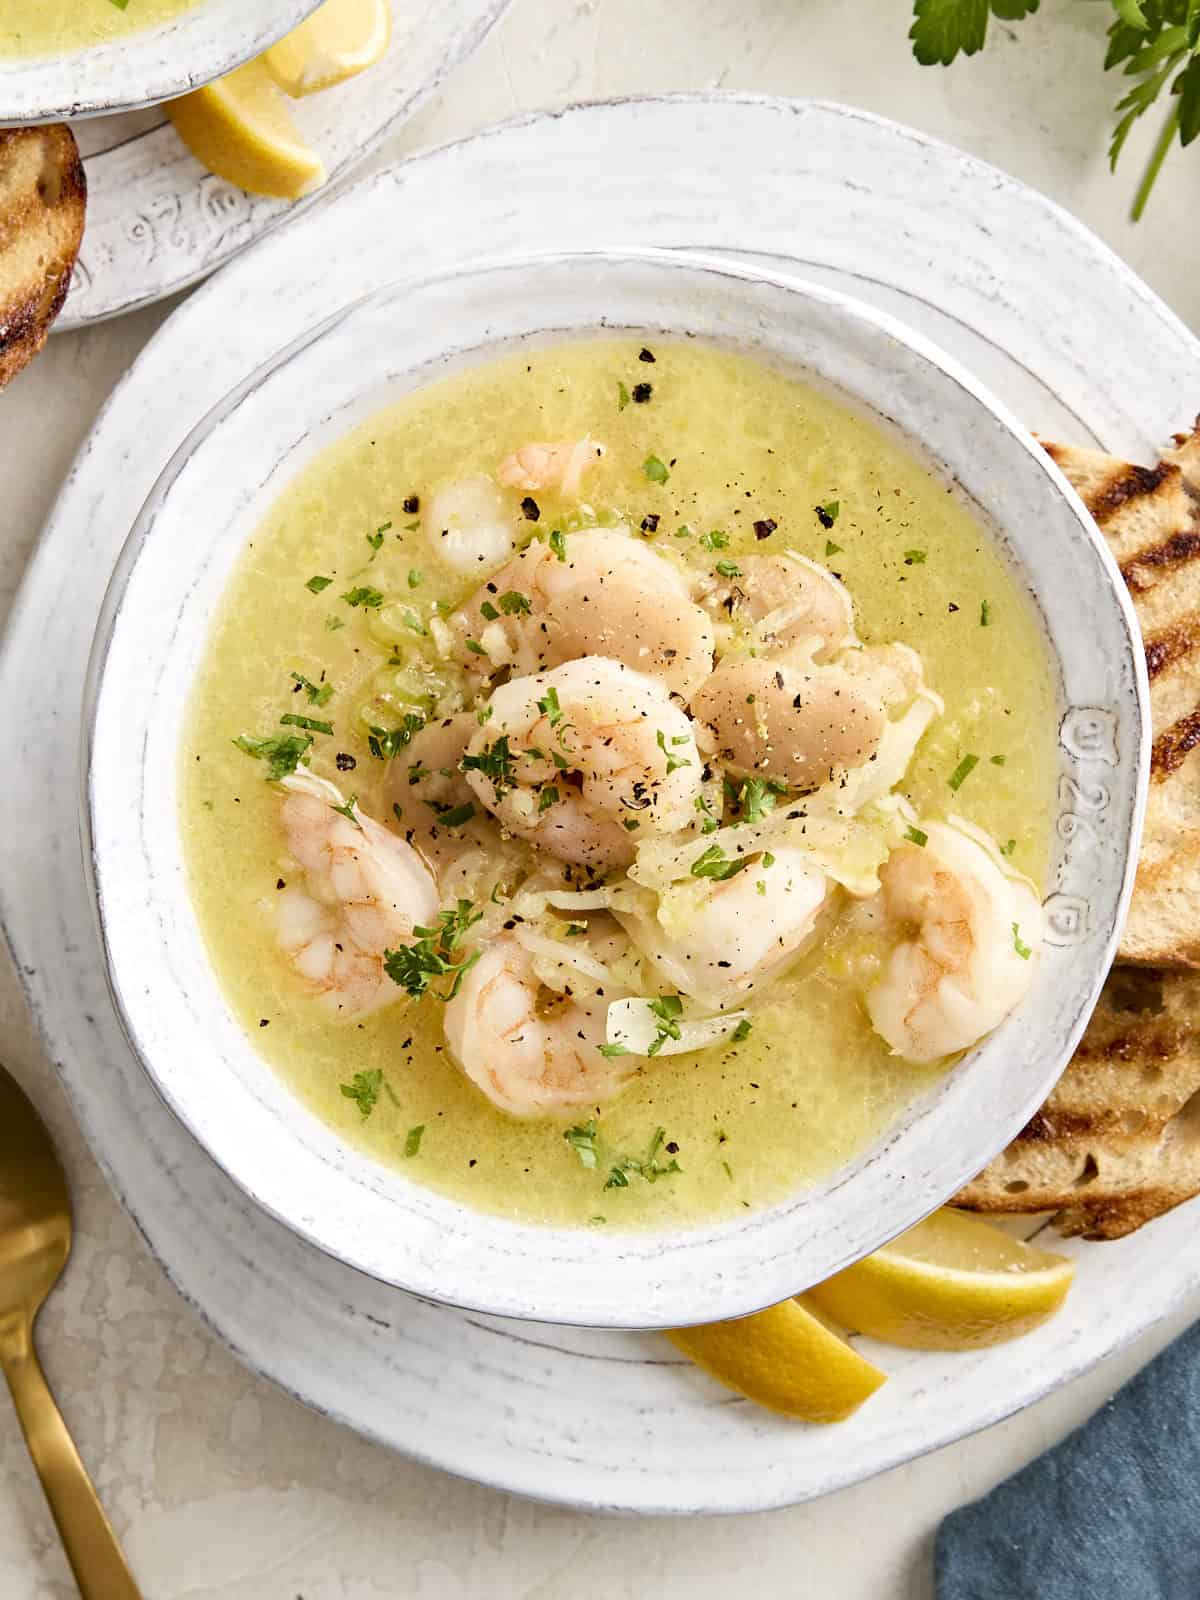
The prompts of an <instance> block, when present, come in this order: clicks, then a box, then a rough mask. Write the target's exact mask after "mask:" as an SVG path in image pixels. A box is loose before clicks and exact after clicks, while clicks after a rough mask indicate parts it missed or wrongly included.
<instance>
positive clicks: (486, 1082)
mask: <svg viewBox="0 0 1200 1600" xmlns="http://www.w3.org/2000/svg"><path fill="white" fill-rule="evenodd" d="M534 963H535V957H534V955H533V954H532V952H530V951H529V950H526V949H524V948H523V947H522V945H521V944H519V943H518V941H517V940H516V938H514V936H513V935H512V934H503V935H501V937H500V938H498V939H495V940H493V941H492V942H491V943H489V944H488V945H486V946H485V948H484V950H483V954H482V955H481V956H480V958H479V960H478V961H477V962H476V963H475V965H474V966H473V967H472V968H471V969H470V971H469V972H468V973H467V975H466V977H465V978H464V980H463V983H462V987H461V988H460V989H459V991H458V993H457V995H455V997H454V999H453V1000H451V1001H449V1002H448V1004H447V1006H446V1016H445V1026H446V1043H447V1045H448V1046H449V1048H450V1054H451V1055H452V1056H453V1057H454V1059H455V1061H456V1062H457V1063H458V1065H459V1067H460V1068H461V1069H462V1071H463V1072H465V1073H466V1075H467V1077H468V1078H470V1079H471V1081H472V1083H474V1084H476V1085H478V1087H479V1088H480V1089H482V1090H483V1092H484V1094H486V1095H487V1097H488V1099H489V1100H491V1101H492V1102H493V1104H494V1105H497V1106H499V1108H500V1110H501V1111H507V1112H508V1113H509V1114H510V1115H511V1116H515V1117H537V1116H545V1115H546V1114H547V1113H552V1112H555V1111H569V1110H572V1109H574V1108H575V1107H578V1106H586V1105H596V1104H598V1103H599V1102H600V1101H602V1100H606V1099H608V1098H610V1097H611V1096H612V1095H614V1094H615V1093H617V1091H618V1090H619V1089H620V1088H621V1087H622V1086H623V1084H624V1082H625V1080H626V1079H627V1078H628V1076H629V1074H630V1072H631V1071H632V1070H633V1069H634V1068H635V1067H636V1064H637V1063H636V1059H635V1058H632V1057H622V1056H612V1057H610V1056H606V1055H604V1054H602V1052H601V1050H600V1046H601V1045H602V1044H603V1043H604V1038H605V1018H606V1013H607V1009H608V1003H609V999H610V998H615V997H610V996H608V995H607V994H605V993H604V992H603V991H602V990H600V991H597V990H595V989H592V990H591V991H590V992H588V993H586V994H585V996H584V997H583V998H576V997H575V996H574V995H572V993H571V992H570V989H569V987H568V989H567V990H566V991H565V992H563V993H556V992H555V991H554V990H552V989H550V988H547V987H546V986H545V985H544V984H543V983H542V982H541V981H540V980H539V978H538V976H537V973H536V971H535V970H534Z"/></svg>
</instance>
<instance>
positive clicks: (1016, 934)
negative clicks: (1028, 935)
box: [1012, 922, 1033, 961]
mask: <svg viewBox="0 0 1200 1600" xmlns="http://www.w3.org/2000/svg"><path fill="white" fill-rule="evenodd" d="M1012 931H1013V949H1014V950H1015V951H1016V952H1017V954H1018V955H1019V956H1020V958H1021V960H1022V961H1028V960H1029V958H1030V956H1031V955H1032V954H1033V951H1032V950H1031V949H1030V947H1029V946H1028V945H1027V944H1026V943H1025V942H1024V940H1023V939H1022V938H1021V924H1020V923H1019V922H1014V923H1013V925H1012Z"/></svg>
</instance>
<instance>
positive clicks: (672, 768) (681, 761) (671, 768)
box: [656, 728, 692, 778]
mask: <svg viewBox="0 0 1200 1600" xmlns="http://www.w3.org/2000/svg"><path fill="white" fill-rule="evenodd" d="M678 742H679V741H678V740H675V739H672V740H671V743H672V744H676V743H678ZM682 742H683V743H684V744H687V743H688V740H687V739H686V738H685V739H683V741H682ZM656 743H657V744H658V748H659V749H660V750H661V751H662V753H663V755H665V756H666V758H667V777H668V778H669V777H670V776H671V774H672V773H673V772H678V771H679V769H680V767H690V766H691V764H692V763H691V762H690V761H689V760H688V759H687V758H686V757H685V756H673V755H672V754H671V752H670V751H669V750H668V749H667V740H666V735H665V734H664V733H663V731H662V729H661V728H660V729H659V730H658V733H657V735H656Z"/></svg>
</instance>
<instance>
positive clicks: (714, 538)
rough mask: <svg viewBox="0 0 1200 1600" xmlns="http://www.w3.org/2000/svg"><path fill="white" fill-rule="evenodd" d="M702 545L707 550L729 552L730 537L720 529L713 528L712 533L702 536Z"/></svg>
mask: <svg viewBox="0 0 1200 1600" xmlns="http://www.w3.org/2000/svg"><path fill="white" fill-rule="evenodd" d="M700 543H701V544H702V545H703V547H704V548H705V550H728V548H729V535H728V534H727V533H722V532H721V530H720V528H713V529H712V531H711V532H710V533H702V534H701V535H700Z"/></svg>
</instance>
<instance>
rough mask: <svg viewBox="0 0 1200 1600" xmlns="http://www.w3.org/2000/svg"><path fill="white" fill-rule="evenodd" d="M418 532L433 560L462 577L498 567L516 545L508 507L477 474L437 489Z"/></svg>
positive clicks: (515, 521) (427, 505)
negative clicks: (443, 564) (431, 553)
mask: <svg viewBox="0 0 1200 1600" xmlns="http://www.w3.org/2000/svg"><path fill="white" fill-rule="evenodd" d="M422 526H423V530H424V533H425V539H426V541H427V543H428V544H429V547H430V549H431V550H432V551H433V553H434V555H436V556H437V557H438V559H439V560H441V561H444V562H445V564H446V565H447V566H448V567H449V568H450V569H451V571H452V572H457V573H461V574H462V575H463V576H464V577H466V576H469V575H470V574H471V573H480V574H482V573H484V572H490V571H491V570H492V569H493V567H498V566H500V564H501V563H502V562H504V561H507V560H508V558H509V556H510V555H511V554H512V552H513V548H514V546H515V545H516V542H517V519H516V517H515V515H514V513H513V509H512V507H511V506H510V505H509V503H508V501H507V499H506V498H505V496H504V495H503V494H501V492H500V490H499V489H498V488H497V486H496V485H495V484H494V483H493V482H492V480H491V478H488V477H485V476H484V475H483V474H482V473H479V474H477V475H476V476H474V477H471V478H460V479H458V481H457V482H455V483H445V484H442V485H441V487H440V488H438V489H436V490H435V491H434V492H433V494H431V495H430V496H429V499H428V501H427V502H426V505H425V511H424V515H423V518H422Z"/></svg>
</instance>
